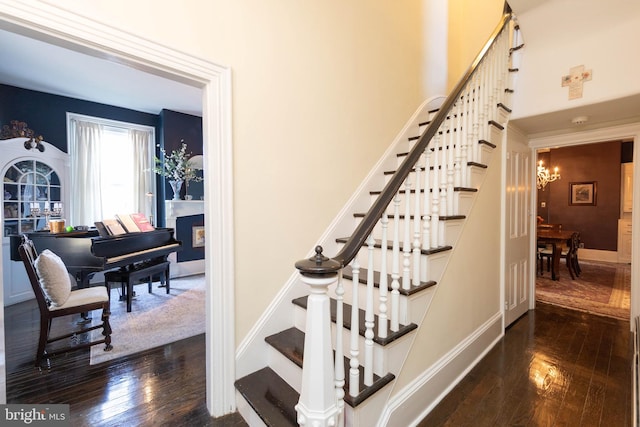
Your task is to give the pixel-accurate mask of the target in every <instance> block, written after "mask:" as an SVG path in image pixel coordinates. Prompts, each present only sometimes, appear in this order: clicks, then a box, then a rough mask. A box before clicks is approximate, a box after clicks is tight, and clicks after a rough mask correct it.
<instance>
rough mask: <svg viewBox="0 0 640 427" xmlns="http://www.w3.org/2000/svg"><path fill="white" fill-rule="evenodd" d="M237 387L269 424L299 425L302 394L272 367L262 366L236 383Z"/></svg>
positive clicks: (278, 426) (275, 425)
mask: <svg viewBox="0 0 640 427" xmlns="http://www.w3.org/2000/svg"><path fill="white" fill-rule="evenodd" d="M235 385H236V389H237V390H238V392H240V394H242V396H243V397H244V398H245V399H246V400H247V402H248V403H249V405H251V407H252V408H253V410H254V411H255V412H256V413H257V414H258V415H259V416H260V418H261V419H262V421H263V422H264V423H265V424H266V425H267V426H273V427H284V426H297V425H298V423H297V414H296V410H295V405H296V404H297V403H298V400H299V399H300V395H299V394H298V392H297V391H295V390H294V389H293V388H292V387H291V386H290V385H289V384H287V383H286V382H285V381H284V380H283V379H282V378H280V377H279V376H278V374H276V373H275V372H274V371H273V370H272V369H271V368H268V367H267V368H262V369H260V370H259V371H256V372H253V373H251V374H249V375H247V376H246V377H243V378H240V379H239V380H237V381H236V383H235Z"/></svg>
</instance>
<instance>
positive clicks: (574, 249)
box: [538, 232, 582, 280]
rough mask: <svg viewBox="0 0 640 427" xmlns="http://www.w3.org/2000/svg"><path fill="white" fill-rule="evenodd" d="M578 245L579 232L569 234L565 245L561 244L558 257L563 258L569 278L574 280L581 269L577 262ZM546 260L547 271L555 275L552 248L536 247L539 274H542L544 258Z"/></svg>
mask: <svg viewBox="0 0 640 427" xmlns="http://www.w3.org/2000/svg"><path fill="white" fill-rule="evenodd" d="M579 246H580V233H578V232H575V233H573V234H572V235H571V238H570V239H569V240H568V241H567V244H566V245H562V247H561V249H560V258H561V259H562V258H564V259H565V261H566V264H567V269H568V270H569V275H570V276H571V280H575V279H576V277H578V276H580V273H581V271H582V269H581V268H580V264H579V263H578V247H579ZM545 259H546V260H547V271H551V272H552V276H555V271H553V268H554V266H553V262H552V260H553V248H552V247H545V248H540V249H538V261H539V262H540V265H539V267H540V274H542V269H543V263H544V260H545Z"/></svg>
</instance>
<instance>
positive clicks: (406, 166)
mask: <svg viewBox="0 0 640 427" xmlns="http://www.w3.org/2000/svg"><path fill="white" fill-rule="evenodd" d="M505 4H506V3H505ZM511 17H512V13H511V11H510V8H508V7H507V6H505V10H504V13H503V15H502V18H501V19H500V22H499V23H498V25H497V26H496V28H495V30H494V31H493V33H492V34H491V36H490V37H489V40H488V41H487V43H485V45H484V47H483V48H482V49H481V50H480V52H479V53H478V55H476V57H475V59H474V60H473V62H472V63H471V65H470V66H469V68H468V69H467V71H466V72H465V74H464V75H463V76H462V78H461V79H460V81H459V82H458V84H457V85H456V87H455V88H454V89H453V90H452V92H451V93H450V94H449V96H448V97H447V98H446V99H445V101H444V102H443V104H442V105H441V107H440V109H439V111H438V113H437V114H436V116H435V117H434V118H433V120H432V121H431V123H430V124H429V126H428V127H427V129H426V131H425V132H424V133H423V134H422V136H421V137H420V138H419V139H418V142H417V143H416V144H415V146H414V147H413V149H412V150H411V151H410V152H409V154H408V156H407V157H406V158H405V160H404V161H403V162H402V164H401V165H400V167H399V168H398V170H397V171H396V172H395V173H394V174H393V177H392V178H391V180H390V181H389V182H388V183H387V185H386V186H385V187H384V190H383V191H382V193H381V194H380V196H379V197H378V198H377V199H376V201H375V202H374V203H373V205H372V206H371V208H369V210H368V211H367V214H366V215H365V217H364V218H363V219H362V221H361V222H360V224H358V226H357V227H356V229H355V231H354V232H353V234H352V235H351V237H350V238H349V239H348V240H347V242H346V243H345V244H344V246H343V247H342V249H341V250H340V252H338V254H337V255H336V256H335V257H333V258H332V260H333V261H336V262H333V263H330V264H329V263H314V268H313V269H312V270H307V267H308V265H309V263H308V260H301V261H298V262H297V263H296V268H297V269H298V270H299V271H300V272H301V273H302V274H311V275H314V274H332V273H334V272H336V271H338V270H339V269H340V268H343V267H345V266H346V265H348V264H349V263H350V262H351V260H353V258H354V257H355V256H356V255H357V253H358V251H359V250H360V248H361V247H362V246H363V245H364V243H365V241H366V239H367V237H368V236H369V235H370V234H371V232H372V230H373V229H374V227H375V226H376V224H377V222H378V220H379V219H380V218H381V217H382V215H383V214H384V212H385V210H386V209H387V206H388V205H389V204H390V203H391V201H392V200H393V198H394V197H395V195H396V193H397V192H398V190H399V189H400V186H401V185H402V183H403V182H404V181H405V179H406V178H407V176H408V175H409V173H410V172H411V170H412V169H413V166H414V165H415V164H416V162H417V161H418V160H419V159H420V156H421V155H422V153H423V152H424V150H425V149H426V148H427V146H428V144H429V142H430V141H431V140H432V139H433V137H434V136H435V135H436V132H438V130H439V128H440V125H441V124H442V123H443V122H444V121H445V120H446V118H447V116H448V115H449V113H450V110H451V108H452V107H453V105H454V104H455V102H456V101H457V100H458V99H459V98H460V95H461V94H462V91H463V90H464V88H465V87H466V85H467V84H468V83H469V81H470V80H471V77H472V76H473V75H474V73H475V72H476V70H477V69H478V67H479V65H480V63H481V62H482V60H483V59H484V58H485V56H486V54H487V52H489V50H490V49H491V47H492V46H493V44H494V43H495V41H496V40H497V38H498V36H499V35H500V33H501V32H502V31H503V30H504V29H505V27H506V26H507V24H508V23H509V21H510V20H511ZM319 250H320V252H318V254H321V251H322V250H321V248H320V249H319ZM316 251H318V249H316ZM338 266H339V267H338Z"/></svg>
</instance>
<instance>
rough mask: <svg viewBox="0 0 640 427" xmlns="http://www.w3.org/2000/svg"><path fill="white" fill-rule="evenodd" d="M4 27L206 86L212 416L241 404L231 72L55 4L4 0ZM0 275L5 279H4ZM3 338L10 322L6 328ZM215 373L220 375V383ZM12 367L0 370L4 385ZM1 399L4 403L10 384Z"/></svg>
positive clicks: (0, 5) (0, 17) (0, 19)
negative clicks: (238, 397) (237, 371)
mask: <svg viewBox="0 0 640 427" xmlns="http://www.w3.org/2000/svg"><path fill="white" fill-rule="evenodd" d="M0 27H1V28H3V29H6V30H9V31H13V32H16V33H19V34H22V35H26V36H28V37H33V38H36V39H39V40H42V41H45V42H47V43H51V44H55V45H58V46H63V47H66V48H70V49H73V50H76V51H78V52H82V53H85V54H88V55H92V56H97V57H101V58H106V59H109V60H112V61H117V62H119V63H123V64H126V65H128V66H131V67H133V68H135V69H138V70H141V71H145V72H148V73H151V74H156V75H159V76H162V77H165V78H168V79H171V80H175V81H179V82H181V83H185V84H188V85H191V86H194V87H199V88H202V90H203V137H204V164H205V169H206V170H207V176H209V177H210V178H211V179H209V180H208V181H209V182H211V183H216V185H206V183H205V215H206V216H205V218H206V221H207V230H206V233H207V234H206V248H205V249H206V252H207V259H206V267H205V271H206V275H207V276H206V277H207V280H208V284H209V286H208V289H209V291H208V292H207V298H206V313H207V314H206V315H207V333H206V336H207V355H206V375H207V408H208V410H209V412H210V413H211V414H212V415H213V416H221V415H224V414H226V413H229V412H232V411H234V410H235V390H234V385H233V382H234V378H233V377H234V372H235V311H234V304H235V303H234V295H233V290H234V287H235V283H234V280H235V278H234V259H233V254H234V245H233V197H232V196H233V175H232V165H233V162H232V137H231V71H230V70H229V68H227V67H223V66H220V65H218V64H214V63H212V62H209V61H206V60H204V59H201V58H198V57H195V56H191V55H188V54H186V53H184V52H180V51H177V50H174V49H171V48H168V47H166V46H162V45H159V44H157V43H154V42H152V41H149V40H145V39H143V38H141V37H138V36H136V35H133V34H129V33H127V32H124V31H122V30H119V29H116V28H113V27H110V26H108V25H105V24H103V23H100V22H97V21H93V20H90V19H88V18H86V17H83V16H80V15H77V14H75V13H73V12H72V11H69V10H65V9H62V8H60V7H59V6H56V5H55V3H54V2H46V1H40V2H22V1H19V0H0ZM0 280H1V279H0ZM0 335H1V336H0V339H4V328H2V330H0ZM214 378H215V381H214ZM5 381H6V371H5V370H4V369H2V371H1V372H0V383H3V382H5ZM2 391H4V392H3V393H2V395H0V401H1V402H2V403H4V402H6V390H2Z"/></svg>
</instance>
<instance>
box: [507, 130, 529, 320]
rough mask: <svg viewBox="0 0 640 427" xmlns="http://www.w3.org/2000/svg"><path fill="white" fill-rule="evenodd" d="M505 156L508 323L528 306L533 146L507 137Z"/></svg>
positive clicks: (521, 313) (520, 314)
mask: <svg viewBox="0 0 640 427" xmlns="http://www.w3.org/2000/svg"><path fill="white" fill-rule="evenodd" d="M508 139H509V140H508V141H507V156H506V157H507V159H506V183H505V184H506V204H505V209H506V212H505V217H506V221H505V226H506V228H507V230H506V233H505V237H506V241H505V264H504V265H505V326H508V325H510V324H511V323H513V322H514V321H515V320H517V319H518V318H519V317H520V316H522V315H523V314H524V313H526V312H527V310H528V309H529V292H530V289H531V274H530V270H531V268H535V266H531V265H530V259H531V258H530V251H531V239H530V233H529V230H530V226H531V225H530V221H531V216H530V214H531V206H530V205H531V202H530V200H531V191H532V183H533V178H532V177H533V175H532V172H531V150H530V149H529V148H528V147H527V146H526V145H525V144H524V143H522V142H519V141H517V140H512V139H513V138H508Z"/></svg>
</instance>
